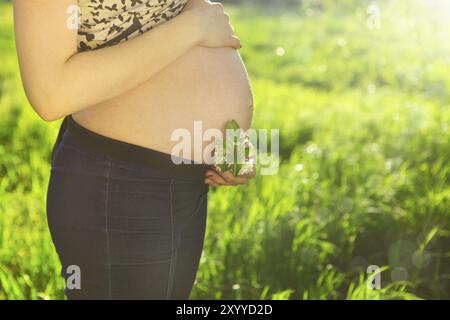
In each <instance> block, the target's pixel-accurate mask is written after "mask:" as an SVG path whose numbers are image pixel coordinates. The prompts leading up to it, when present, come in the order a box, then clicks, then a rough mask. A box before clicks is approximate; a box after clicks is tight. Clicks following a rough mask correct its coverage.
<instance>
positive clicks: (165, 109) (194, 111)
mask: <svg viewBox="0 0 450 320" xmlns="http://www.w3.org/2000/svg"><path fill="white" fill-rule="evenodd" d="M252 114H253V101H252V92H251V87H250V83H249V80H248V77H247V72H246V70H245V66H244V64H243V62H242V60H241V57H240V55H239V53H238V52H237V51H236V50H234V49H231V48H217V49H213V48H205V47H194V48H192V49H190V50H189V51H188V52H187V53H185V54H184V55H183V56H182V57H180V58H179V59H178V60H176V61H175V62H174V63H172V64H171V65H169V66H168V67H166V68H165V69H164V70H162V71H161V72H160V73H158V74H157V75H156V76H154V77H152V78H151V79H150V80H148V81H147V82H145V83H143V84H142V85H141V86H139V87H137V88H135V89H133V90H131V91H129V92H127V93H126V94H123V95H121V96H119V97H117V98H114V99H112V100H110V101H107V102H105V103H102V104H100V105H96V106H93V107H91V108H88V109H86V110H83V111H81V112H78V113H76V114H74V115H73V118H74V119H75V121H77V122H78V123H79V124H81V125H82V126H84V127H86V128H88V129H90V130H92V131H94V132H97V133H99V134H101V135H104V136H107V137H110V138H113V139H117V140H121V141H125V142H128V143H132V144H136V145H140V146H143V147H146V148H150V149H154V150H158V151H162V152H165V153H169V154H170V153H173V152H172V149H173V147H174V146H175V145H176V144H177V143H178V142H177V141H172V139H171V136H172V133H173V132H174V130H176V129H180V128H184V129H187V130H188V131H189V132H190V134H191V137H192V138H193V137H194V136H193V135H194V121H200V122H197V128H199V124H201V126H202V130H203V132H204V131H205V130H207V129H219V130H221V131H222V132H223V131H224V129H225V126H226V123H227V121H228V120H230V119H235V120H236V121H238V123H239V124H240V125H241V127H243V128H245V129H247V128H248V127H249V126H250V125H251V120H252ZM206 144H207V142H204V143H203V146H205V145H206ZM190 158H191V159H192V158H193V156H191V157H190Z"/></svg>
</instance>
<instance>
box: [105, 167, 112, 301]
mask: <svg viewBox="0 0 450 320" xmlns="http://www.w3.org/2000/svg"><path fill="white" fill-rule="evenodd" d="M108 161H109V162H108V169H107V171H106V185H105V189H106V196H105V224H106V266H107V268H108V299H109V300H111V299H112V290H111V248H110V243H109V242H110V239H109V236H110V232H109V213H108V211H109V206H108V203H109V180H110V176H111V167H112V160H111V159H108Z"/></svg>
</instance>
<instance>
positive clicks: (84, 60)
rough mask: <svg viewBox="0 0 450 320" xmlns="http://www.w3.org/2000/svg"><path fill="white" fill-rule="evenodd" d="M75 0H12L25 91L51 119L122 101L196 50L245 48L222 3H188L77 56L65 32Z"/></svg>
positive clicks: (70, 33) (73, 37)
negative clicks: (132, 33)
mask: <svg viewBox="0 0 450 320" xmlns="http://www.w3.org/2000/svg"><path fill="white" fill-rule="evenodd" d="M77 3H78V2H77V1H76V0H58V1H55V0H39V1H30V0H14V1H13V5H14V6H13V8H14V30H15V34H16V46H17V52H18V56H19V63H20V70H21V76H22V82H23V84H24V88H25V91H26V94H27V97H28V100H29V101H30V103H31V105H32V106H33V108H34V109H35V110H36V112H37V113H38V114H39V115H40V116H41V117H42V118H43V119H45V120H48V121H51V120H55V119H58V118H61V117H63V116H66V115H69V114H72V113H75V112H77V111H80V110H83V109H85V108H88V107H91V106H94V105H96V104H99V103H101V102H105V101H108V100H110V99H112V98H114V97H116V96H119V95H121V94H123V93H125V92H127V91H129V90H131V89H133V88H135V87H137V86H139V85H141V84H142V83H144V82H145V81H146V80H148V79H149V78H151V77H152V76H154V75H155V74H157V73H158V72H159V71H161V70H162V69H164V68H165V67H167V66H168V65H170V64H171V63H172V62H174V61H175V60H176V59H177V58H179V57H180V56H182V55H183V54H184V53H185V52H187V51H188V50H189V49H190V48H192V47H193V46H195V45H197V44H198V45H203V46H207V47H224V46H230V47H233V48H239V47H240V42H239V39H238V38H236V37H235V36H234V33H233V30H232V27H231V26H230V24H229V17H228V16H227V15H226V14H225V12H224V11H223V6H222V5H220V4H217V3H211V2H208V1H204V0H188V3H187V4H186V7H185V10H184V11H183V12H182V13H181V14H180V15H178V16H177V17H175V18H173V19H172V20H170V21H168V22H165V23H163V24H161V25H159V26H158V27H156V28H154V29H152V30H150V31H147V32H146V33H144V34H142V35H140V36H138V37H135V38H133V39H131V40H128V41H125V42H122V43H120V44H117V45H115V46H111V47H107V48H103V49H97V50H92V51H86V52H77V38H78V37H77V35H78V31H77V30H76V29H74V28H69V27H67V14H66V12H67V8H68V7H70V6H73V5H76V4H77Z"/></svg>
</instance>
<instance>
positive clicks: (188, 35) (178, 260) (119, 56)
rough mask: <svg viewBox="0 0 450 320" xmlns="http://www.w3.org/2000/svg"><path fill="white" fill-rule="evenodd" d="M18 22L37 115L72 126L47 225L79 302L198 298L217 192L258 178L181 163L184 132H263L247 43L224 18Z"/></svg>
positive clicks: (54, 11) (93, 12)
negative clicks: (254, 125)
mask: <svg viewBox="0 0 450 320" xmlns="http://www.w3.org/2000/svg"><path fill="white" fill-rule="evenodd" d="M73 8H78V10H79V24H76V27H75V28H74V27H73V26H72V23H71V22H72V20H73V19H72V18H73V16H71V15H70V13H71V12H73ZM14 16H15V33H16V43H17V50H18V55H19V62H20V69H21V74H22V81H23V84H24V88H25V91H26V94H27V97H28V99H29V101H30V104H31V105H32V106H33V108H34V109H35V111H36V112H37V113H38V114H39V115H40V116H41V117H42V118H43V119H44V120H46V121H53V120H57V119H60V118H64V121H63V123H62V125H61V128H60V132H59V136H58V139H57V142H56V143H55V146H54V149H53V156H52V170H51V176H50V183H49V189H48V195H47V218H48V224H49V228H50V232H51V235H52V239H53V242H54V244H55V247H56V250H57V252H58V255H59V258H60V261H61V264H62V275H63V276H64V277H65V278H66V284H67V285H66V290H65V293H66V295H67V297H68V298H69V299H187V298H188V297H189V294H190V292H191V289H192V287H193V284H194V280H195V276H196V272H197V268H198V263H199V258H200V255H201V252H202V249H203V239H204V232H205V224H206V211H207V193H208V189H209V187H210V186H221V185H227V186H234V185H238V184H245V183H247V181H248V180H249V179H251V178H252V177H253V176H254V172H251V173H249V174H247V175H244V176H233V174H232V173H231V172H230V171H228V172H217V171H216V170H214V169H213V168H212V167H211V166H209V165H208V164H206V163H204V162H198V161H196V160H195V159H194V157H193V156H192V157H187V156H183V157H182V158H181V157H180V158H178V160H181V159H183V160H190V162H191V163H187V162H186V161H185V163H183V164H177V163H178V162H176V161H173V160H174V159H177V155H174V154H173V152H172V150H173V148H174V146H175V145H176V144H177V143H178V142H177V141H173V140H172V133H173V132H174V131H175V130H177V129H182V128H184V129H187V130H188V132H190V133H192V136H193V135H194V131H195V130H194V121H201V124H202V129H203V130H207V129H218V130H221V131H222V132H223V131H224V129H225V127H226V123H227V122H228V121H229V120H230V119H235V120H237V122H238V123H239V124H240V125H241V127H243V129H247V128H248V127H249V126H250V124H251V118H252V111H253V107H252V105H253V104H252V93H251V89H250V85H249V81H248V78H247V73H246V70H245V67H244V65H243V63H242V60H241V58H240V56H239V54H238V52H237V49H239V48H240V47H241V44H240V41H239V39H238V38H237V37H236V36H235V35H234V32H233V28H232V27H231V25H230V23H229V18H228V16H227V15H226V13H225V12H224V9H223V6H222V5H221V4H219V3H212V2H208V1H204V0H79V1H76V0H59V1H55V0H14ZM205 145H206V144H205V143H204V144H203V147H205ZM186 154H187V155H189V154H192V153H189V152H188V153H186ZM183 155H184V153H183Z"/></svg>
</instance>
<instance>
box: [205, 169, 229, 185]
mask: <svg viewBox="0 0 450 320" xmlns="http://www.w3.org/2000/svg"><path fill="white" fill-rule="evenodd" d="M206 176H207V177H208V179H209V180H212V181H213V182H214V183H217V184H220V185H224V186H227V185H228V183H227V182H226V181H225V180H224V179H223V178H222V177H221V176H220V175H219V174H218V173H217V172H213V171H208V172H207V173H206Z"/></svg>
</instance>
